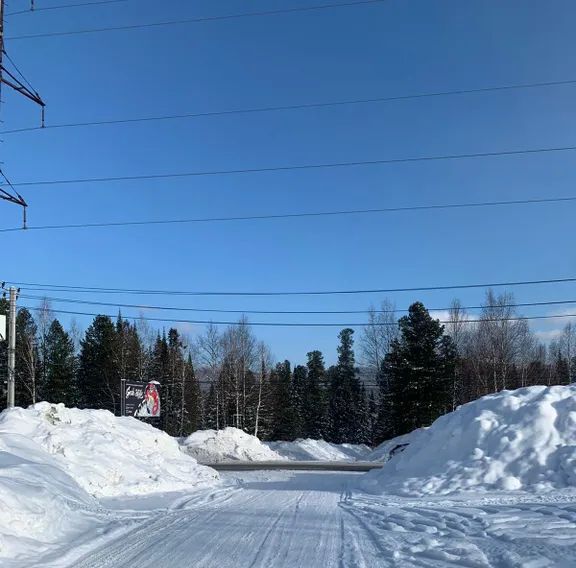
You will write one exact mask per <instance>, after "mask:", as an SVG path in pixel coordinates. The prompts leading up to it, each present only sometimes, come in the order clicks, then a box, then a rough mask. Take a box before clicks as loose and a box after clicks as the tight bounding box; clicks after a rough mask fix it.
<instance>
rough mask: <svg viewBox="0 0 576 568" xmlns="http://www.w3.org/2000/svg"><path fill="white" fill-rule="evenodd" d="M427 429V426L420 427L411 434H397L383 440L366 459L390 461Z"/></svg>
mask: <svg viewBox="0 0 576 568" xmlns="http://www.w3.org/2000/svg"><path fill="white" fill-rule="evenodd" d="M425 430H426V428H418V429H417V430H414V432H410V433H409V434H404V435H402V436H396V437H395V438H391V439H390V440H386V441H385V442H382V443H381V444H380V445H378V446H376V447H375V448H374V449H373V450H372V451H371V452H370V453H369V454H368V455H367V456H366V460H367V461H376V462H387V461H390V460H391V459H392V458H393V457H395V456H398V455H400V454H401V453H402V452H403V451H404V450H405V449H406V448H407V447H408V446H409V445H410V444H412V443H413V442H415V441H416V439H417V438H418V436H420V434H421V433H422V432H424V431H425Z"/></svg>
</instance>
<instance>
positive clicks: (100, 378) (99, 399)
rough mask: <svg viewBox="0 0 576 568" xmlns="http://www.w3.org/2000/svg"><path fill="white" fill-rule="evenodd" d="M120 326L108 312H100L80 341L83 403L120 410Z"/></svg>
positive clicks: (81, 400) (80, 400)
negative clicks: (118, 335)
mask: <svg viewBox="0 0 576 568" xmlns="http://www.w3.org/2000/svg"><path fill="white" fill-rule="evenodd" d="M116 339H117V337H116V328H115V327H114V323H113V322H112V320H111V319H110V318H109V317H108V316H96V317H95V318H94V321H93V322H92V324H91V325H90V327H88V329H87V330H86V335H85V337H84V339H83V340H82V341H81V342H80V358H79V369H78V398H79V405H80V406H81V407H84V408H104V409H106V410H109V411H111V412H114V413H116V414H118V413H119V412H120V378H119V370H118V365H117V358H116Z"/></svg>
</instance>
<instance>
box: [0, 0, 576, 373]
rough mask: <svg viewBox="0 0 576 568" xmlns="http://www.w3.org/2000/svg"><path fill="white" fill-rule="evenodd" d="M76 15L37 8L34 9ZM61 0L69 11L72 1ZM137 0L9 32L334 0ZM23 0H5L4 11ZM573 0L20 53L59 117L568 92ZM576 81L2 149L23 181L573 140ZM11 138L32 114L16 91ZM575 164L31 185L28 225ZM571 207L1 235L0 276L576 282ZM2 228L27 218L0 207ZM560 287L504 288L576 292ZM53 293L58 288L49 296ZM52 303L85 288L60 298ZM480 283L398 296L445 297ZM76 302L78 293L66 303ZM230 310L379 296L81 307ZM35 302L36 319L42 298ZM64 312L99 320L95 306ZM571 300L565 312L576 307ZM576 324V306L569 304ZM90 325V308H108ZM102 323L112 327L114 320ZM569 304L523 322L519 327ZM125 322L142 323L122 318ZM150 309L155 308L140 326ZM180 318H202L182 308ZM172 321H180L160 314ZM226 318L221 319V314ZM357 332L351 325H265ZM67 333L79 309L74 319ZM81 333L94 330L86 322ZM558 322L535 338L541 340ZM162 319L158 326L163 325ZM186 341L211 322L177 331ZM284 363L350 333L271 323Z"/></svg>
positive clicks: (177, 33) (447, 6)
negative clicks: (417, 96)
mask: <svg viewBox="0 0 576 568" xmlns="http://www.w3.org/2000/svg"><path fill="white" fill-rule="evenodd" d="M63 3H67V2H65V1H64V0H36V6H37V7H38V8H42V7H48V6H51V5H52V6H55V5H56V4H63ZM69 3H74V2H73V0H69ZM321 3H322V2H321V1H320V0H316V1H312V0H291V1H287V0H286V1H274V0H267V1H265V0H260V1H253V2H238V1H232V0H230V1H226V0H221V1H219V2H210V1H208V0H198V1H194V2H190V1H184V0H181V1H179V0H164V1H163V2H157V1H152V0H126V1H125V2H118V3H116V4H110V5H98V6H93V7H88V8H86V7H77V8H68V9H62V10H44V11H38V12H36V13H32V14H23V15H17V16H11V17H7V18H6V25H5V32H6V37H7V38H11V37H13V36H19V35H28V34H35V33H45V32H49V31H65V30H75V29H84V28H100V27H107V26H122V25H130V24H134V23H148V22H158V21H166V20H175V19H186V18H196V17H202V16H216V15H224V14H232V13H240V12H249V11H258V10H270V9H283V8H291V7H297V6H311V5H315V4H321ZM27 6H28V1H27V0H10V2H9V7H8V9H7V11H8V12H10V11H17V10H20V9H25V8H26V7H27ZM575 19H576V4H575V3H574V2H573V1H572V0H553V1H548V2H545V1H543V0H509V1H507V2H502V1H501V0H475V1H469V2H463V1H462V0H438V1H435V2H430V1H424V0H390V1H388V2H382V3H376V4H371V5H369V4H366V5H359V6H354V7H340V8H334V9H325V10H318V11H310V12H298V13H292V14H282V15H270V16H261V17H251V18H243V19H230V20H223V21H213V22H204V23H196V24H186V25H173V26H166V27H155V28H147V29H135V30H130V31H113V32H107V33H95V34H85V35H75V36H61V37H47V38H36V39H20V40H16V39H12V40H11V39H7V41H6V49H7V51H8V53H9V54H10V55H11V57H12V58H13V59H14V60H15V61H16V62H17V64H18V66H19V67H20V69H21V70H22V71H23V72H24V74H25V75H26V77H27V78H28V79H29V80H30V81H31V82H32V83H33V85H34V87H35V88H36V89H37V90H38V91H39V92H40V93H41V94H42V96H43V98H44V99H45V100H46V102H47V104H48V107H47V115H46V119H47V124H48V125H50V124H58V123H69V122H77V121H80V122H83V121H87V120H88V121H89V120H106V119H115V118H118V119H124V118H132V117H139V116H148V115H162V114H180V113H191V112H208V111H220V110H226V109H238V108H245V107H261V106H276V105H291V104H299V103H309V102H323V101H338V100H346V99H358V98H373V97H382V96H395V95H408V94H414V93H425V92H434V91H446V90H453V89H475V88H482V87H491V86H497V85H506V84H515V83H532V82H543V81H561V80H570V79H576V63H575V61H574V57H573V54H574V53H575V51H576V35H575V34H574V23H575ZM575 95H576V86H575V85H571V86H554V87H549V88H538V89H526V90H516V91H514V90H510V91H501V92H495V93H484V94H469V95H460V96H451V97H437V98H423V99H417V100H408V101H397V102H388V103H371V104H364V105H354V106H341V107H333V108H325V109H313V110H294V111H286V112H274V113H262V114H247V115H229V116H217V117H207V118H197V119H190V120H172V121H164V122H148V123H135V124H130V125H122V126H120V125H113V126H97V127H92V128H77V129H53V130H46V131H34V132H27V133H21V134H12V135H5V136H4V137H3V138H4V143H3V144H2V146H1V152H2V156H1V159H2V161H3V168H4V170H5V172H6V173H7V174H8V175H9V177H10V178H11V179H12V181H13V182H25V181H36V180H51V179H66V178H85V177H106V176H125V175H142V174H161V173H173V172H186V171H196V170H198V171H200V170H222V169H244V168H252V167H254V168H260V167H273V166H284V165H295V164H307V163H319V162H338V161H356V160H378V159H387V158H397V157H398V158H399V157H412V156H424V155H441V154H463V153H476V152H493V151H496V152H497V151H507V150H515V149H524V148H544V147H557V146H570V145H576V121H575V120H574V118H575V117H574V112H575V106H574V105H575V103H574V101H575V100H576V99H575ZM3 99H4V101H5V104H3V105H2V118H3V120H4V127H5V128H6V129H14V128H20V127H27V126H35V125H36V124H37V123H38V120H39V112H38V110H37V109H36V108H35V107H34V105H33V104H32V103H30V102H28V101H26V100H23V99H22V98H20V97H18V96H16V95H15V94H14V93H11V92H8V90H4V93H3ZM575 157H576V152H561V153H549V154H546V153H544V154H535V155H528V156H509V157H495V158H482V159H469V160H458V161H442V162H427V163H409V164H392V165H377V166H366V167H351V168H339V169H332V170H330V169H318V170H301V171H285V172H269V173H254V174H241V175H226V176H210V177H193V178H192V177H191V178H180V179H168V180H152V181H134V182H115V183H108V184H85V185H80V184H78V185H75V184H72V185H65V186H64V185H63V186H60V185H55V186H29V187H23V188H22V189H21V191H22V194H23V195H24V197H25V198H26V199H27V200H28V202H29V204H30V208H29V222H30V224H31V225H44V224H58V223H83V222H99V221H123V220H147V219H169V218H181V217H214V216H218V217H220V216H237V215H259V214H269V213H272V214H274V213H292V212H300V211H319V210H335V209H357V208H378V207H394V206H405V205H420V204H435V203H449V202H462V201H486V200H508V199H524V198H544V197H563V196H572V195H576V189H575V184H574V182H575V181H576V170H575V168H574V164H575ZM575 208H576V203H574V204H570V203H565V204H561V205H558V204H554V205H538V206H536V205H526V206H517V207H502V208H493V209H468V210H449V211H432V212H431V211H428V212H410V213H394V214H381V215H376V214H375V215H370V216H350V217H331V218H313V219H288V220H275V221H251V222H230V223H215V224H202V225H175V226H145V227H128V228H102V229H76V230H65V231H43V232H40V231H38V232H36V231H30V232H27V233H24V232H17V233H3V234H0V239H1V241H2V259H3V263H2V274H1V275H0V278H1V279H6V280H14V281H28V282H41V283H56V284H65V285H80V286H82V285H87V286H108V287H122V288H152V289H175V290H207V291H230V290H237V291H238V290H239V291H254V290H256V291H258V290H264V291H276V290H322V289H358V288H391V287H409V286H419V285H424V286H425V285H442V284H460V283H464V284H466V283H474V282H490V281H492V282H495V281H510V280H531V279H543V278H557V277H568V276H574V275H576V266H575V255H574V210H575ZM0 211H1V219H2V223H1V224H2V226H3V227H12V226H17V225H18V224H19V223H20V212H19V211H18V208H16V207H15V206H12V205H10V204H8V203H4V204H2V203H0ZM573 288H574V286H573V285H570V284H562V285H558V284H557V285H546V286H531V287H524V288H517V289H515V290H513V291H514V292H515V294H516V299H517V300H518V301H523V302H527V301H528V302H529V301H538V300H569V299H576V293H574V290H573ZM52 295H54V296H56V295H57V294H52ZM60 296H65V297H74V296H75V295H74V294H71V293H65V294H64V293H63V294H60ZM454 296H458V297H459V298H460V299H461V300H462V302H463V303H464V304H477V303H478V302H480V301H481V300H482V298H483V291H482V290H470V291H463V292H455V293H453V292H429V293H419V294H415V293H410V294H395V295H391V296H390V298H391V299H393V300H395V301H396V303H397V305H398V307H400V308H405V307H407V306H408V305H409V303H411V302H412V301H414V300H417V299H419V300H422V301H424V303H425V304H426V305H427V306H429V307H438V308H441V307H444V306H446V305H447V304H448V303H449V301H450V299H451V298H452V297H454ZM76 297H80V296H79V295H76ZM82 298H88V299H92V300H103V301H115V300H113V299H111V298H116V301H118V302H129V303H146V302H155V303H157V304H164V305H176V306H188V307H198V308H222V309H240V310H243V309H264V310H294V309H302V310H310V309H319V310H323V309H326V310H339V309H344V310H345V309H363V308H366V307H367V306H368V305H369V304H370V303H378V302H379V301H380V300H381V299H383V298H381V297H379V296H378V295H359V296H335V297H312V298H310V297H292V298H283V297H273V298H222V297H216V298H202V297H200V298H193V297H192V298H182V297H152V298H150V297H148V298H146V297H144V298H142V297H140V298H138V297H134V296H128V295H124V296H106V297H103V295H102V294H100V295H98V294H93V295H82ZM21 303H22V304H24V303H26V305H35V302H34V301H32V300H26V301H24V300H22V301H21ZM54 308H61V309H68V310H75V309H78V310H79V311H89V312H90V311H94V308H93V307H91V306H74V305H69V304H54ZM570 309H571V308H570V306H568V307H566V306H564V307H562V308H560V310H564V311H566V310H568V311H570ZM573 310H574V311H575V312H576V306H574V307H573ZM96 311H98V310H96ZM101 311H104V312H107V313H116V312H117V309H116V308H102V310H101ZM553 311H556V312H558V311H559V309H556V310H552V309H546V308H539V309H535V308H530V309H528V308H527V309H525V310H524V313H525V314H526V315H532V314H548V313H552V312H553ZM124 313H125V314H126V315H131V314H136V313H137V310H136V311H134V310H133V311H131V310H124ZM148 314H149V315H151V316H156V317H158V316H160V315H161V314H160V313H158V312H148ZM179 315H180V317H183V318H186V319H187V318H190V319H194V317H195V316H197V317H198V318H201V319H205V318H209V317H210V314H193V313H183V314H179ZM167 317H171V316H170V314H168V315H167ZM212 317H213V318H214V319H229V316H226V315H225V314H220V315H219V314H213V315H212ZM251 319H253V320H259V321H294V322H298V321H332V322H338V323H339V322H342V323H352V322H362V321H363V320H364V319H365V317H364V316H362V315H358V316H304V315H299V316H291V315H283V316H282V315H276V316H251ZM62 320H63V321H64V322H66V321H67V317H66V316H62ZM78 320H79V321H80V323H81V324H82V325H83V326H86V325H87V324H88V323H89V321H90V318H88V317H79V318H78ZM564 323H565V322H564V321H562V320H550V321H547V322H540V323H537V324H534V329H536V330H538V331H539V333H540V335H541V336H542V337H549V336H550V335H551V332H553V330H555V329H557V328H559V327H561V326H562V325H563V324H564ZM159 325H161V324H159ZM179 327H180V328H181V329H184V330H187V331H195V330H196V329H199V327H198V326H183V325H180V326H179ZM256 332H257V334H258V336H259V337H261V338H262V339H264V340H266V341H267V342H269V344H270V345H271V347H272V349H273V352H274V354H275V355H276V357H277V358H278V359H281V358H282V359H283V358H285V357H287V358H290V359H292V360H293V361H295V362H301V361H303V360H304V359H305V354H306V352H307V351H309V350H311V349H314V348H318V349H321V350H323V351H324V352H325V353H326V355H327V358H328V359H329V360H333V359H334V352H335V347H336V335H337V333H338V329H337V328H328V329H323V328H320V329H317V328H304V329H302V328H288V329H286V328H258V329H257V330H256Z"/></svg>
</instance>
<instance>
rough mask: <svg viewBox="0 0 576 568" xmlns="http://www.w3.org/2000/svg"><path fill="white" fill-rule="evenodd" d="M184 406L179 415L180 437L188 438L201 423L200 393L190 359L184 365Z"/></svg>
mask: <svg viewBox="0 0 576 568" xmlns="http://www.w3.org/2000/svg"><path fill="white" fill-rule="evenodd" d="M182 392H183V396H184V405H183V409H182V413H181V417H182V422H181V424H180V433H179V435H180V436H189V435H190V434H192V432H195V431H196V430H199V429H200V428H201V427H202V422H203V416H202V415H203V406H202V393H201V391H200V383H199V382H198V379H197V378H196V372H195V370H194V365H193V364H192V357H191V356H190V355H188V359H187V360H186V362H185V363H184V382H183V385H182Z"/></svg>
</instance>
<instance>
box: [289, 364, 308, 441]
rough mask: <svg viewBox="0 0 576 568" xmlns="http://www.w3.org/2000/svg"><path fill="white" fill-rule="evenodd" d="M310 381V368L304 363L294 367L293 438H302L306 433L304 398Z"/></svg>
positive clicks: (292, 390) (292, 391) (292, 393)
mask: <svg viewBox="0 0 576 568" xmlns="http://www.w3.org/2000/svg"><path fill="white" fill-rule="evenodd" d="M307 382H308V368H307V367H305V366H304V365H297V366H296V367H294V373H293V374H292V384H291V389H290V405H291V407H292V424H291V428H292V439H293V440H295V439H296V438H301V437H302V436H303V433H304V400H305V399H306V394H307V393H306V387H307Z"/></svg>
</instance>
